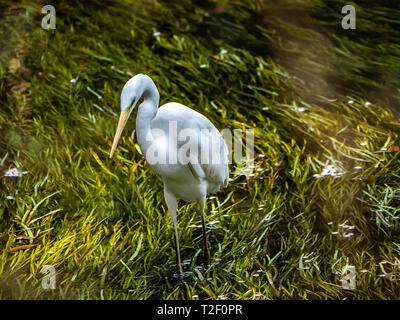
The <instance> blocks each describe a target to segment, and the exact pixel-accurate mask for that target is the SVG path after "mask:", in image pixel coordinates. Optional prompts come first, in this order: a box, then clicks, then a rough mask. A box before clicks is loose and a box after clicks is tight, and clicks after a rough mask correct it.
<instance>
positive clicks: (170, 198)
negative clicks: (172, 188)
mask: <svg viewBox="0 0 400 320" xmlns="http://www.w3.org/2000/svg"><path fill="white" fill-rule="evenodd" d="M164 198H165V202H166V203H167V207H168V211H169V214H170V216H171V220H172V226H173V227H174V239H175V252H176V262H177V264H178V268H179V273H180V275H181V277H182V276H183V269H182V263H181V253H180V250H179V236H178V227H177V222H176V220H177V219H176V210H177V206H178V201H177V200H176V198H175V196H174V195H173V194H172V193H170V192H168V191H167V190H166V189H165V188H164Z"/></svg>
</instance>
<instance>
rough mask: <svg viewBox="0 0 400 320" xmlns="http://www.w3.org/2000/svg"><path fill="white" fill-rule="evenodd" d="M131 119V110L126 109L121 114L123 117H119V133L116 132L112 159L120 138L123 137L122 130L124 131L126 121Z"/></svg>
mask: <svg viewBox="0 0 400 320" xmlns="http://www.w3.org/2000/svg"><path fill="white" fill-rule="evenodd" d="M128 118H129V109H126V110H124V111H122V112H121V115H120V116H119V121H118V127H117V131H116V132H115V136H114V142H113V145H112V147H111V152H110V158H112V156H113V155H114V152H115V149H116V148H117V145H118V141H119V138H120V137H121V133H122V130H124V128H125V125H126V121H127V120H128Z"/></svg>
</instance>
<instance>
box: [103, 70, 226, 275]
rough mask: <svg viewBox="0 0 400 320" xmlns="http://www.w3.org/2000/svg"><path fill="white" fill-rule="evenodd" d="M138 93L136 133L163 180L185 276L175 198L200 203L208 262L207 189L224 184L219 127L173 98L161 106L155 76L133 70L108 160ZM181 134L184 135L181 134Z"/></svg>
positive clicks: (224, 167) (224, 162)
mask: <svg viewBox="0 0 400 320" xmlns="http://www.w3.org/2000/svg"><path fill="white" fill-rule="evenodd" d="M141 97H143V102H142V103H141V104H140V105H139V108H138V112H137V116H136V136H137V139H138V144H139V146H140V149H141V151H142V153H143V155H144V158H145V160H146V161H147V162H148V164H149V166H150V167H151V168H152V169H153V170H154V171H155V172H156V173H157V174H158V175H159V176H160V177H161V178H162V180H163V183H164V198H165V202H166V204H167V207H168V211H169V213H170V216H171V219H172V224H173V228H174V235H175V249H176V257H177V263H178V268H179V272H180V273H181V274H183V270H182V264H181V258H180V250H179V237H178V230H177V204H178V200H180V199H181V200H184V201H186V202H197V203H198V204H199V206H200V213H201V218H202V227H203V239H204V257H205V261H207V259H208V249H207V238H206V224H205V213H204V206H205V201H206V196H207V194H208V193H215V192H218V191H220V189H221V188H222V187H226V186H227V185H228V176H229V169H228V150H227V147H226V145H225V142H224V140H223V138H222V136H221V134H220V133H219V132H218V130H217V129H216V128H215V127H214V125H213V124H212V123H211V122H210V121H209V120H208V119H207V118H206V117H204V116H203V115H201V114H200V113H198V112H196V111H194V110H192V109H190V108H188V107H186V106H184V105H182V104H179V103H174V102H172V103H167V104H164V105H163V106H161V107H160V108H159V107H158V105H159V99H160V95H159V93H158V90H157V87H156V86H155V84H154V82H153V80H152V79H151V78H150V77H149V76H147V75H144V74H137V75H136V76H134V77H132V78H131V79H130V80H129V81H128V82H127V83H126V84H125V85H124V87H123V89H122V93H121V115H120V118H119V122H118V127H117V130H116V133H115V137H114V142H113V145H112V148H111V152H110V158H111V157H112V156H113V154H114V152H115V149H116V147H117V145H118V141H119V139H120V136H121V133H122V131H123V129H124V127H125V124H126V122H127V120H128V118H129V116H130V114H131V113H132V111H133V110H134V108H135V106H136V104H137V103H138V101H139V100H140V99H141ZM185 132H186V133H187V135H186V136H185V134H181V133H185ZM187 138H189V141H188V139H187Z"/></svg>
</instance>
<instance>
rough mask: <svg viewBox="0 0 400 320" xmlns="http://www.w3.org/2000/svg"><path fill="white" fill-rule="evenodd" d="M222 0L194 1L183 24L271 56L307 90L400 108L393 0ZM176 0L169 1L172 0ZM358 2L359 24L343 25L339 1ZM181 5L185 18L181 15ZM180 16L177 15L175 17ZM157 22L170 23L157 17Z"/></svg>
mask: <svg viewBox="0 0 400 320" xmlns="http://www.w3.org/2000/svg"><path fill="white" fill-rule="evenodd" d="M254 3H255V4H257V5H254V6H255V7H253V8H249V7H246V4H243V5H240V4H239V3H238V2H235V5H232V4H229V2H227V3H226V4H224V5H220V4H217V3H215V2H210V1H194V4H195V5H196V6H198V8H201V9H202V10H204V18H203V19H202V20H201V22H199V23H197V24H196V23H194V24H193V22H191V25H190V28H188V30H187V32H191V33H193V34H196V35H198V36H199V37H201V38H203V39H204V40H205V41H206V39H207V38H210V37H212V38H216V39H221V40H223V41H224V42H226V43H229V44H230V45H232V46H234V47H239V48H242V49H245V50H248V51H249V52H251V53H253V54H254V55H260V56H271V57H273V58H274V59H276V61H278V62H279V63H280V64H282V65H283V66H284V67H285V69H287V70H288V71H289V73H290V74H291V75H293V76H296V77H298V78H300V79H302V80H303V81H304V83H305V85H306V87H308V88H309V91H308V92H307V93H305V95H306V96H307V97H308V98H309V99H310V100H311V101H313V97H314V96H315V95H323V96H325V97H327V98H330V99H335V98H337V95H340V96H352V97H357V96H358V97H361V98H365V99H368V100H370V101H374V102H377V103H381V104H383V105H385V106H386V107H387V108H391V109H396V110H397V111H399V110H400V107H399V102H400V100H399V98H400V96H399V93H398V87H399V83H400V68H399V67H400V47H399V44H400V32H399V30H400V28H399V27H400V5H399V2H397V1H382V2H379V3H377V2H371V1H356V2H350V3H349V2H346V1H276V2H270V1H259V2H254ZM180 4H181V2H176V1H168V3H167V2H164V5H166V6H167V5H168V6H172V7H174V6H176V7H177V12H179V10H178V8H179V7H180ZM347 4H351V5H354V7H355V9H356V19H357V20H356V21H357V22H356V29H355V30H351V29H349V30H345V29H343V28H342V26H341V20H342V18H343V17H344V14H342V13H341V9H342V7H343V6H345V5H347ZM184 15H185V14H184V13H183V12H182V16H181V17H182V18H183V17H184ZM176 23H177V24H178V23H179V22H178V21H177V22H176ZM160 27H161V28H164V27H167V28H168V27H169V28H170V30H171V32H173V31H174V30H173V29H174V27H173V26H171V25H168V26H166V25H163V24H161V25H160Z"/></svg>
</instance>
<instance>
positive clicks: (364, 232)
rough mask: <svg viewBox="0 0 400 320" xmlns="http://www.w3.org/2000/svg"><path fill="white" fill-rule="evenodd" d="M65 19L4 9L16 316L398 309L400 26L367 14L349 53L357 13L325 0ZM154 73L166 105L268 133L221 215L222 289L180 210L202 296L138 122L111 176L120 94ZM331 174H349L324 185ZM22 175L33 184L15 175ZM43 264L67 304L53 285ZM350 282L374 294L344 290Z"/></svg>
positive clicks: (193, 221)
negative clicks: (346, 25)
mask: <svg viewBox="0 0 400 320" xmlns="http://www.w3.org/2000/svg"><path fill="white" fill-rule="evenodd" d="M388 3H389V2H388ZM54 5H55V6H56V9H57V29H56V30H49V31H46V30H43V29H41V28H40V21H41V18H42V15H41V14H40V9H41V5H40V4H39V3H38V2H34V1H22V2H19V3H17V4H15V3H14V2H12V3H11V2H7V1H5V2H4V1H3V2H2V4H1V5H0V7H4V10H2V20H1V21H2V23H1V26H0V29H1V32H2V33H8V34H9V35H10V40H9V41H7V43H6V41H5V38H2V40H0V44H1V46H2V48H4V50H2V52H1V54H0V62H1V64H0V79H1V80H0V96H1V99H0V170H1V173H2V174H1V178H0V201H1V204H2V205H1V206H0V216H1V224H0V244H1V248H2V250H1V257H0V297H1V298H2V299H192V297H194V296H196V295H198V296H199V298H200V299H221V298H223V297H226V298H227V299H397V298H398V297H399V294H400V286H399V279H400V271H399V263H400V256H399V249H400V236H399V234H400V233H399V231H400V230H399V229H400V223H399V220H398V219H397V217H399V197H400V194H399V190H400V172H399V149H398V148H399V147H398V146H399V132H400V131H399V121H398V119H399V115H398V112H397V111H396V110H395V107H396V102H399V96H398V90H397V88H396V85H397V84H398V83H397V82H396V72H397V71H396V70H398V68H396V67H395V66H397V67H398V66H399V60H398V59H399V51H398V45H396V44H395V43H396V42H395V40H391V39H396V37H397V38H398V37H399V33H398V32H397V31H395V29H394V27H393V26H392V24H396V23H397V22H396V19H395V17H397V15H398V14H399V11H396V10H395V9H387V8H385V7H380V8H378V7H375V8H371V7H365V6H363V5H362V4H360V5H359V9H360V12H359V13H358V15H357V16H358V17H359V19H360V20H358V21H359V24H358V26H359V32H360V33H356V32H354V31H352V33H351V35H352V36H350V34H346V33H344V32H343V31H340V30H337V28H338V27H337V25H336V23H337V24H339V23H340V14H339V13H340V8H341V6H340V5H339V4H335V5H332V4H331V3H330V2H323V3H322V2H321V1H307V2H304V1H301V2H299V1H287V2H285V3H284V4H282V5H281V4H276V3H275V4H274V3H260V2H257V1H250V0H249V1H231V2H226V3H225V2H218V1H209V2H206V3H202V4H200V3H197V2H195V3H194V4H191V5H190V4H189V2H186V1H176V2H175V1H172V2H171V1H168V2H163V1H158V2H152V1H149V2H142V3H141V4H140V5H138V4H137V2H136V1H135V2H133V1H131V2H130V1H123V2H122V1H116V2H107V3H104V4H103V6H100V5H99V4H98V3H96V2H95V1H89V2H85V5H83V4H80V3H79V2H68V3H66V2H59V3H57V4H54ZM384 5H388V4H382V6H384ZM337 8H339V9H338V10H337ZM357 8H358V7H357ZM388 12H390V14H389V13H388ZM206 13H207V14H206ZM374 14H375V15H376V14H378V15H377V19H375V20H374V19H371V17H372V15H374ZM287 15H289V16H293V17H294V16H296V17H297V18H296V19H291V20H290V21H288V19H284V17H285V16H287ZM335 19H336V20H335ZM388 19H389V20H388ZM335 21H336V22H335ZM365 21H370V22H371V24H372V26H371V25H367V24H366V23H365ZM383 21H386V22H385V24H384V23H383ZM378 24H379V26H378ZM12 25H17V26H18V28H11V27H10V26H12ZM357 32H358V31H357ZM384 32H388V33H389V34H390V35H391V36H392V37H391V38H390V39H389V38H388V41H387V42H385V43H384V44H382V46H379V45H376V44H377V42H379V41H380V40H379V39H380V38H379V36H380V35H381V33H384ZM366 33H370V37H367V38H365V37H364V36H365V34H366ZM353 36H354V38H353ZM316 39H317V40H318V41H316ZM361 39H363V40H361ZM3 45H4V46H3ZM139 72H141V73H147V74H149V75H150V76H151V77H152V78H153V79H154V81H155V83H156V85H157V87H158V89H159V91H160V94H161V104H163V103H166V102H168V101H176V102H180V103H183V104H185V105H187V106H189V107H191V108H193V109H195V110H197V111H199V112H201V113H203V114H204V115H205V116H207V117H208V118H210V119H211V120H212V122H213V123H214V124H215V125H216V127H217V128H219V129H223V128H229V129H243V130H244V129H246V128H254V129H255V166H256V167H257V168H260V169H262V170H261V171H260V172H259V171H255V172H254V176H252V177H249V178H248V179H246V177H245V176H244V175H234V174H233V172H235V170H236V164H233V165H232V166H231V173H232V175H231V177H232V179H233V181H232V182H231V183H230V184H229V187H228V188H227V189H225V190H224V191H223V192H222V193H220V194H218V195H216V198H215V199H208V200H207V222H208V223H210V222H217V221H218V222H219V223H217V224H213V225H212V228H210V229H209V230H208V239H209V245H210V252H211V255H212V257H211V266H210V268H209V269H208V270H207V271H204V270H201V269H198V268H196V266H199V265H201V260H200V259H198V258H199V257H201V254H202V239H201V236H202V235H201V229H199V228H192V226H194V225H196V226H199V225H201V223H200V219H201V217H200V215H199V214H198V213H197V207H196V206H194V205H184V206H183V205H182V206H180V210H179V214H178V230H179V235H180V244H181V254H182V259H183V260H190V261H188V263H187V265H186V267H185V269H186V271H189V272H191V274H190V275H189V276H188V277H187V278H185V279H184V280H176V279H174V278H173V274H174V273H175V272H176V271H177V268H176V262H175V252H174V246H173V230H172V225H171V223H170V219H169V216H168V213H167V211H166V206H165V204H164V200H163V193H162V182H161V181H160V180H159V178H158V177H157V176H156V175H155V174H154V173H153V172H152V171H151V170H150V169H149V167H148V166H147V164H146V163H145V162H144V160H143V157H142V155H141V153H140V148H139V147H138V145H137V142H136V139H135V134H134V129H135V127H134V121H130V122H128V125H127V128H126V129H125V132H124V134H123V136H122V138H121V142H120V145H119V147H118V149H117V151H116V154H115V157H114V158H113V159H112V160H110V159H108V153H109V150H110V147H111V143H112V139H113V135H114V131H115V128H116V124H117V117H118V115H117V114H118V112H119V110H118V109H119V95H120V91H121V88H122V86H123V84H124V83H125V81H126V80H128V79H129V78H130V75H131V74H136V73H139ZM71 79H76V82H75V83H71V82H70V80H71ZM339 80H340V81H339ZM99 97H100V98H99ZM351 101H352V102H351ZM367 102H368V103H367ZM383 148H386V149H383ZM260 155H264V157H260ZM329 165H331V166H332V168H335V169H336V172H337V173H340V174H339V175H337V174H336V175H321V173H322V172H323V170H324V168H327V166H329ZM11 168H17V169H18V170H20V171H21V172H23V171H27V174H24V175H21V176H20V177H18V178H17V177H3V173H4V172H5V171H6V170H8V169H11ZM7 197H12V199H11V198H8V199H7ZM211 211H212V212H213V213H211ZM344 226H353V227H354V229H348V228H345V227H344ZM350 233H352V234H353V235H351V236H349V234H350ZM32 244H33V245H35V246H30V247H29V245H32ZM23 245H28V246H26V247H21V246H23ZM16 249H20V250H16ZM199 255H200V256H199ZM44 265H51V266H53V267H54V268H55V270H56V272H57V273H56V275H57V278H56V284H57V288H56V290H44V289H43V288H42V286H41V281H42V279H43V276H44V275H43V274H42V273H41V270H42V267H43V266H44ZM346 265H347V266H348V265H351V266H355V268H356V275H357V278H356V281H357V283H356V290H345V289H343V287H342V285H341V279H342V278H343V276H344V275H343V274H342V272H343V268H344V267H345V266H346Z"/></svg>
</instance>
